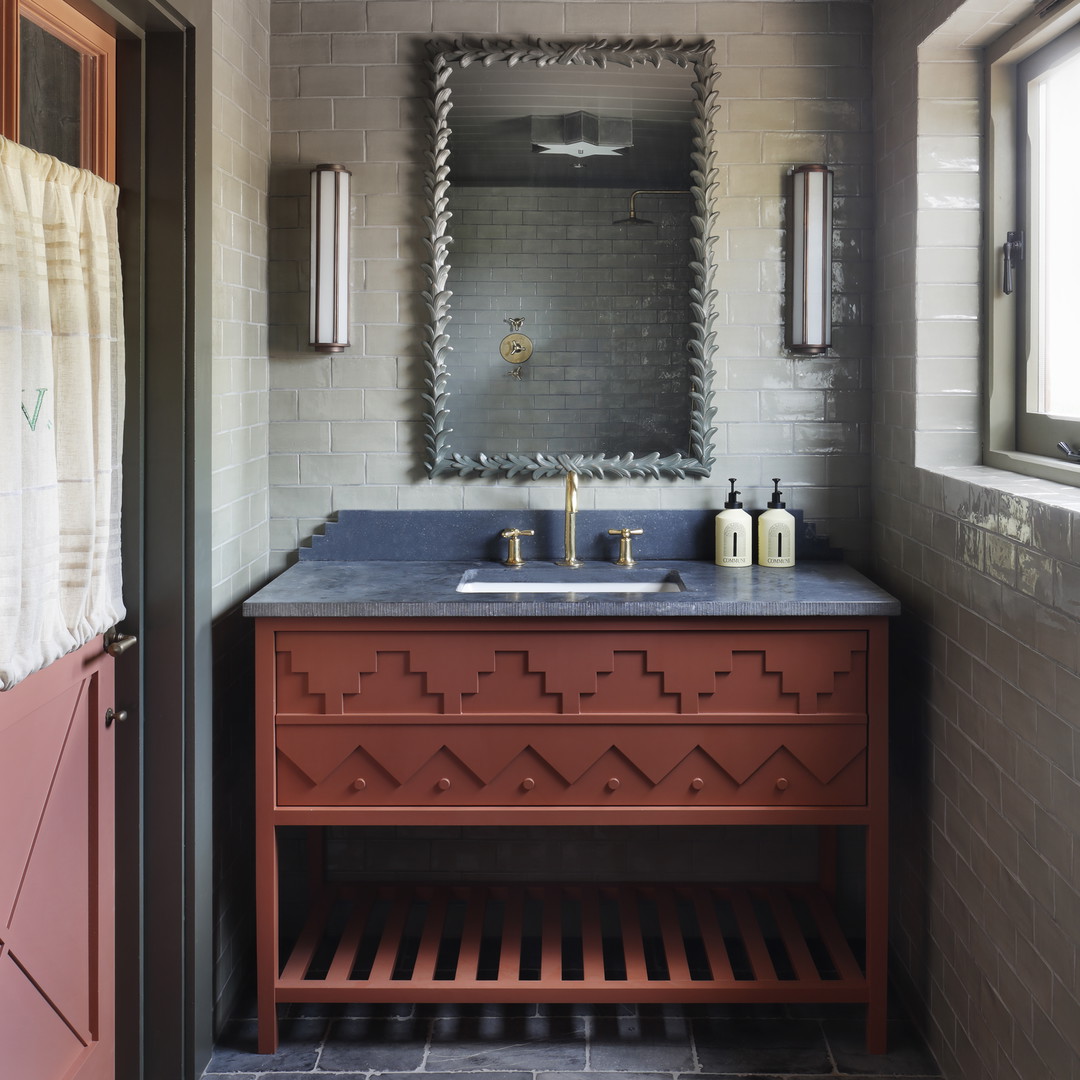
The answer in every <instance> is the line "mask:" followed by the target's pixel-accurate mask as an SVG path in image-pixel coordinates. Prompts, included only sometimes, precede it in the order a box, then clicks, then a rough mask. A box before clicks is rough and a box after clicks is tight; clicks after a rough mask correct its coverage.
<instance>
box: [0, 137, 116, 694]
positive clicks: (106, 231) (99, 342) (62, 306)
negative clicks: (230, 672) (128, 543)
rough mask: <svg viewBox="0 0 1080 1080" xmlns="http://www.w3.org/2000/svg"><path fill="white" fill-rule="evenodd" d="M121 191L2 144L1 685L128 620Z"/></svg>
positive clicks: (15, 146) (82, 172)
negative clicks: (123, 539)
mask: <svg viewBox="0 0 1080 1080" xmlns="http://www.w3.org/2000/svg"><path fill="white" fill-rule="evenodd" d="M118 194H119V190H118V188H117V187H116V186H115V185H114V184H110V183H107V182H106V181H104V180H102V179H101V178H100V177H98V176H96V175H94V174H93V173H91V172H87V171H86V170H84V169H76V168H74V167H72V166H70V165H65V164H64V163H63V162H60V161H57V160H56V159H55V158H52V157H48V156H46V155H44V154H38V153H35V152H34V151H33V150H28V149H27V148H26V147H24V146H20V145H19V144H18V143H14V142H11V141H10V140H7V139H4V138H2V137H0V408H2V410H3V422H2V423H0V690H6V689H8V688H9V687H11V686H13V685H14V684H15V683H16V682H18V681H19V680H20V679H22V678H24V677H25V676H26V675H28V674H29V673H30V672H32V671H36V670H37V669H38V668H41V667H44V666H45V665H46V664H49V663H51V662H52V661H53V660H56V659H58V658H59V657H61V656H63V655H64V654H65V653H68V652H70V651H71V650H72V649H75V648H78V647H79V646H80V645H83V644H85V643H86V642H87V641H89V640H90V639H91V638H92V637H94V636H95V635H96V634H100V633H102V632H103V631H105V630H107V629H108V628H109V627H110V626H112V625H113V624H114V623H116V622H117V621H118V620H119V619H121V618H123V616H124V607H123V600H122V597H121V580H120V451H121V433H122V429H123V422H124V384H123V377H124V340H123V321H122V310H121V286H120V258H119V248H118V246H117V229H116V205H117V196H118Z"/></svg>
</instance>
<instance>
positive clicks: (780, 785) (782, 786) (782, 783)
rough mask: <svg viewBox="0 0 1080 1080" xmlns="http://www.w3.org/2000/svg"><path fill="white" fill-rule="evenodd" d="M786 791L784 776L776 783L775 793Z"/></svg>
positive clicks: (786, 785)
mask: <svg viewBox="0 0 1080 1080" xmlns="http://www.w3.org/2000/svg"><path fill="white" fill-rule="evenodd" d="M787 789H788V781H787V777H786V776H781V777H780V778H779V779H778V780H777V781H776V790H777V791H787Z"/></svg>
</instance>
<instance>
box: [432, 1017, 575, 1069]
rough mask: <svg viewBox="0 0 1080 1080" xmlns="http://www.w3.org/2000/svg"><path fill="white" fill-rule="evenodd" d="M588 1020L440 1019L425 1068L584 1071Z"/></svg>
mask: <svg viewBox="0 0 1080 1080" xmlns="http://www.w3.org/2000/svg"><path fill="white" fill-rule="evenodd" d="M586 1030H587V1021H586V1020H585V1019H584V1018H577V1017H545V1016H534V1017H516V1018H515V1017H509V1018H503V1017H497V1016H476V1017H446V1018H443V1017H440V1018H438V1019H436V1020H434V1021H433V1022H432V1029H431V1046H430V1049H429V1050H428V1057H427V1063H426V1065H425V1068H426V1069H428V1070H430V1071H431V1072H438V1071H439V1070H440V1069H442V1070H445V1071H448V1072H460V1071H463V1070H470V1069H471V1070H476V1071H480V1070H489V1069H506V1070H510V1071H513V1070H519V1069H525V1070H545V1071H552V1072H559V1071H568V1070H584V1068H585V1038H586Z"/></svg>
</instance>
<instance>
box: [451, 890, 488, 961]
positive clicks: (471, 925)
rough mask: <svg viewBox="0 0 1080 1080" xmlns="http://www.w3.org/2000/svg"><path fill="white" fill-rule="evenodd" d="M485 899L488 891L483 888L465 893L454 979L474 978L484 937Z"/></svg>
mask: <svg viewBox="0 0 1080 1080" xmlns="http://www.w3.org/2000/svg"><path fill="white" fill-rule="evenodd" d="M487 900H488V893H487V889H484V888H477V889H472V890H470V891H469V892H468V894H467V906H466V908H465V920H464V923H463V925H462V928H461V948H460V949H458V959H457V974H456V976H455V981H457V979H461V980H462V981H465V980H469V981H472V980H474V979H476V976H477V971H478V969H479V967H480V947H481V945H482V944H483V939H484V914H485V913H486V911H487ZM492 981H494V980H492Z"/></svg>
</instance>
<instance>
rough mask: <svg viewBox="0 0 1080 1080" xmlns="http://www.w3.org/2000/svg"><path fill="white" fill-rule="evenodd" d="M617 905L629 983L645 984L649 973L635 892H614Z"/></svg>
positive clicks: (630, 889) (629, 889)
mask: <svg viewBox="0 0 1080 1080" xmlns="http://www.w3.org/2000/svg"><path fill="white" fill-rule="evenodd" d="M616 897H617V899H618V903H619V924H620V927H621V929H622V946H623V958H624V959H625V961H626V978H627V981H629V982H639V983H647V982H648V981H649V971H648V968H647V967H646V965H645V948H644V945H643V944H642V940H641V919H640V917H639V916H638V907H637V890H636V889H632V888H627V887H625V886H624V887H622V888H620V889H618V890H617V891H616Z"/></svg>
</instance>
